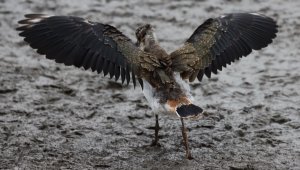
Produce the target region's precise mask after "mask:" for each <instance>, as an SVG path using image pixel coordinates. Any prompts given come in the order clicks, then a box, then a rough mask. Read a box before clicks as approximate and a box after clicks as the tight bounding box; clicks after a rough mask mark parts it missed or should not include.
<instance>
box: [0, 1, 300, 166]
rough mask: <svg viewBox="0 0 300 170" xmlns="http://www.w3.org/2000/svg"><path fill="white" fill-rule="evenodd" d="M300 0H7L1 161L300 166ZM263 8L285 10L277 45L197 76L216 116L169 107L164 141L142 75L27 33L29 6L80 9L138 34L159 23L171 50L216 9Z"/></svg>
mask: <svg viewBox="0 0 300 170" xmlns="http://www.w3.org/2000/svg"><path fill="white" fill-rule="evenodd" d="M299 9H300V1H297V0H285V1H282V0H264V1H263V0H249V1H241V0H226V1H221V0H198V1H168V0H165V1H158V0H152V1H149V2H142V1H139V0H132V1H110V0H107V1H94V0H85V1H73V0H66V1H62V0H52V1H50V0H49V1H40V0H0V30H1V31H0V169H105V168H106V169H231V170H242V169H246V170H252V169H261V170H267V169H294V170H296V169H300V97H299V94H300V49H299V47H300V10H299ZM234 11H235V12H237V11H258V12H261V13H263V14H265V15H268V16H270V17H272V18H274V19H276V20H277V21H278V24H279V25H280V27H279V33H278V37H277V38H276V39H275V41H274V43H273V44H271V45H270V46H269V47H268V48H265V49H263V50H261V51H259V52H254V53H252V54H251V55H250V56H248V57H247V58H243V59H242V60H240V61H238V62H235V63H234V64H232V65H231V66H229V67H228V68H226V69H224V70H223V71H222V72H220V73H219V74H218V75H214V76H213V78H212V79H210V80H208V79H207V78H205V79H204V80H203V81H202V82H195V83H193V84H192V86H191V88H192V91H193V95H194V96H195V104H197V105H199V106H201V107H203V108H204V109H205V110H206V111H207V114H206V117H204V118H203V119H202V120H197V121H187V126H188V128H189V135H190V144H191V148H192V155H193V156H194V158H195V159H193V160H186V159H185V155H184V148H183V146H182V137H181V131H180V121H179V120H178V119H176V118H171V117H169V116H166V115H161V116H160V124H161V126H162V128H161V131H160V138H161V139H160V144H161V147H150V146H149V144H150V143H151V141H152V139H153V134H154V130H153V126H154V116H153V115H152V113H151V110H150V109H149V107H148V106H147V103H146V100H145V98H144V97H143V95H142V91H141V89H140V88H139V87H138V88H136V89H135V90H134V88H133V86H132V85H131V84H130V85H129V86H121V85H120V84H119V83H114V82H112V81H110V80H109V79H108V78H104V77H103V76H102V75H97V74H96V73H92V72H90V71H83V70H82V69H77V68H74V67H66V66H63V65H59V64H56V63H54V62H53V61H49V60H46V59H45V57H43V56H39V55H37V54H36V53H35V52H34V50H32V49H30V48H29V46H28V45H27V44H26V43H24V42H23V41H22V38H20V37H18V35H17V32H16V31H15V30H14V29H15V27H16V26H17V21H18V20H20V19H22V17H23V14H26V13H46V14H55V15H75V16H81V17H85V18H88V19H90V20H93V21H100V22H104V23H109V24H112V25H114V26H116V27H118V28H119V29H120V30H122V32H124V33H125V34H126V35H128V36H129V37H131V38H134V36H133V35H134V31H135V28H136V27H137V25H138V24H141V23H144V22H149V23H151V24H153V25H155V27H156V30H157V36H158V38H159V40H160V42H161V45H162V46H163V47H164V48H166V49H167V51H168V52H171V51H173V50H175V49H176V48H177V47H179V46H180V45H181V44H182V43H183V42H184V40H185V39H187V38H188V37H189V36H190V35H191V33H192V32H193V30H194V29H195V28H196V27H197V26H198V25H199V24H201V23H202V22H203V21H204V20H205V19H207V18H209V17H216V16H219V15H221V14H223V13H228V12H234Z"/></svg>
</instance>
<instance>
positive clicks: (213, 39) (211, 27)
mask: <svg viewBox="0 0 300 170" xmlns="http://www.w3.org/2000/svg"><path fill="white" fill-rule="evenodd" d="M276 33H277V25H276V22H275V21H274V20H273V19H271V18H269V17H266V16H263V15H261V14H257V13H234V14H228V15H224V16H221V17H219V18H215V19H208V20H206V21H205V22H204V23H203V24H202V25H200V26H199V27H198V28H197V29H196V30H195V32H194V33H193V34H192V35H191V37H190V38H189V39H188V40H187V41H186V43H185V45H184V46H183V47H181V48H179V49H178V50H176V51H174V52H173V53H171V57H172V61H173V65H172V67H173V70H174V71H177V72H180V73H181V77H182V78H184V79H189V80H190V81H194V79H195V78H196V77H197V78H198V80H199V81H201V80H202V77H203V75H204V74H205V75H206V76H207V77H208V78H210V77H211V72H213V73H215V74H217V70H220V71H221V70H222V67H226V65H227V64H231V62H233V61H235V60H238V59H239V58H241V57H242V56H247V55H248V54H250V53H251V51H252V50H253V49H254V50H259V49H261V48H264V47H266V46H267V45H268V44H270V43H271V42H272V39H273V38H275V37H276Z"/></svg>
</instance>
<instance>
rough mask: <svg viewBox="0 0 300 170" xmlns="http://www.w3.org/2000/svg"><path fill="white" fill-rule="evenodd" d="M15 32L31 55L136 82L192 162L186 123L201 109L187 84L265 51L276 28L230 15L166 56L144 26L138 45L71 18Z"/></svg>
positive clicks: (43, 18)
mask: <svg viewBox="0 0 300 170" xmlns="http://www.w3.org/2000/svg"><path fill="white" fill-rule="evenodd" d="M25 17H26V19H24V20H21V21H19V24H22V25H21V26H20V27H18V28H17V30H18V31H21V33H20V34H19V35H20V36H22V37H25V38H24V40H25V41H26V42H28V43H29V45H30V46H31V47H32V48H33V49H37V52H38V53H39V54H42V55H46V58H48V59H51V60H54V61H55V62H57V63H64V64H65V65H68V66H69V65H74V66H76V67H83V68H84V69H91V70H92V71H97V72H98V73H101V72H103V73H104V75H108V74H109V76H110V78H113V77H114V78H115V80H116V81H117V80H118V79H119V78H121V82H122V83H124V82H125V80H126V82H127V84H128V83H129V82H130V80H132V82H133V85H134V86H136V82H137V81H138V82H139V83H140V85H141V86H142V88H143V92H144V95H145V97H146V99H147V100H148V102H149V105H150V106H151V108H152V109H153V111H154V112H155V113H156V114H155V118H156V126H155V140H154V141H153V143H152V145H157V144H158V131H159V123H158V114H157V113H161V112H169V113H171V114H174V115H177V116H178V117H179V119H180V120H181V123H182V135H183V140H184V146H185V149H186V157H187V158H188V159H192V156H191V153H190V150H189V146H188V137H187V132H186V128H185V125H184V121H183V120H184V119H185V118H195V117H199V116H201V115H202V113H203V109H202V108H200V107H198V106H196V105H194V104H193V102H192V100H191V95H190V93H189V91H190V90H189V86H188V82H193V81H194V80H195V79H196V78H197V79H198V80H199V81H201V80H202V77H203V76H204V75H206V76H207V77H208V78H210V77H211V73H215V74H216V73H217V71H218V70H219V71H221V70H222V68H223V67H226V65H227V64H231V62H234V61H235V60H238V59H240V58H241V57H243V56H247V55H248V54H250V53H251V51H252V50H259V49H261V48H264V47H266V46H267V45H268V44H270V43H271V42H272V39H274V38H275V37H276V33H277V25H276V22H275V21H274V20H273V19H271V18H269V17H266V16H264V15H261V14H258V13H232V14H226V15H222V16H221V17H218V18H211V19H208V20H206V21H205V22H204V23H203V24H202V25H200V26H199V27H198V28H197V29H196V30H195V31H194V33H193V34H192V35H191V36H190V37H189V38H188V40H187V41H186V42H185V43H184V45H183V46H182V47H180V48H179V49H177V50H175V51H174V52H172V53H171V54H168V53H167V52H166V51H165V50H164V49H163V48H162V47H160V45H159V42H158V41H157V39H156V36H155V33H154V29H153V27H152V26H151V25H150V24H145V25H143V26H141V27H139V28H138V29H137V30H136V38H137V42H136V43H134V42H133V41H132V40H130V39H129V38H128V37H127V36H125V35H124V34H122V33H121V32H120V31H119V30H118V29H116V28H115V27H113V26H111V25H107V24H102V23H97V22H92V21H89V20H86V19H83V18H79V17H74V16H49V15H44V14H27V15H25Z"/></svg>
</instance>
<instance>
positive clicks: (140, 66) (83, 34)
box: [17, 14, 160, 85]
mask: <svg viewBox="0 0 300 170" xmlns="http://www.w3.org/2000/svg"><path fill="white" fill-rule="evenodd" d="M25 17H26V18H27V19H24V20H21V21H19V23H20V24H24V25H22V26H20V27H18V28H17V30H18V31H21V33H20V34H19V35H20V36H23V37H25V38H24V40H25V41H26V42H28V43H29V44H30V46H31V47H32V48H34V49H37V52H38V53H39V54H45V55H46V57H47V58H48V59H53V60H55V61H56V62H57V63H64V64H65V65H74V66H76V67H83V68H84V69H89V68H91V70H92V71H97V72H98V73H101V72H103V73H104V75H107V74H109V75H110V78H112V77H115V80H116V81H117V80H118V79H119V77H121V80H122V83H124V81H125V79H126V80H127V84H128V83H129V81H130V79H132V81H133V83H134V85H136V77H137V78H138V80H139V81H140V83H142V81H141V79H140V78H141V77H140V73H141V72H143V71H153V70H155V68H156V67H160V63H159V61H158V60H157V58H156V57H155V56H151V55H150V54H148V53H145V52H143V51H141V50H139V48H138V47H136V46H135V44H134V43H133V42H132V41H131V40H130V39H129V38H128V37H126V36H125V35H123V34H122V33H121V32H120V31H118V30H117V29H116V28H114V27H112V26H110V25H105V24H101V23H96V22H90V21H88V20H85V19H82V18H79V17H72V16H47V15H43V14H28V15H25Z"/></svg>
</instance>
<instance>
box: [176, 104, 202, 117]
mask: <svg viewBox="0 0 300 170" xmlns="http://www.w3.org/2000/svg"><path fill="white" fill-rule="evenodd" d="M176 113H177V115H178V116H179V117H182V118H192V117H198V116H199V115H200V114H201V113H203V109H202V108H200V107H199V106H196V105H194V104H188V105H181V106H180V107H177V108H176Z"/></svg>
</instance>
